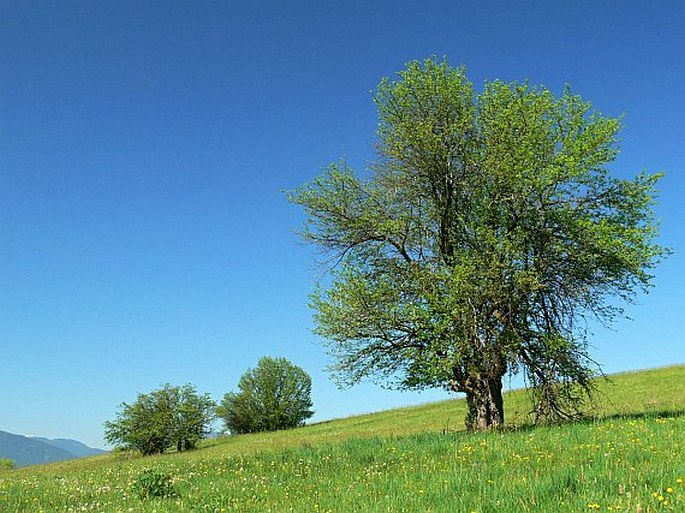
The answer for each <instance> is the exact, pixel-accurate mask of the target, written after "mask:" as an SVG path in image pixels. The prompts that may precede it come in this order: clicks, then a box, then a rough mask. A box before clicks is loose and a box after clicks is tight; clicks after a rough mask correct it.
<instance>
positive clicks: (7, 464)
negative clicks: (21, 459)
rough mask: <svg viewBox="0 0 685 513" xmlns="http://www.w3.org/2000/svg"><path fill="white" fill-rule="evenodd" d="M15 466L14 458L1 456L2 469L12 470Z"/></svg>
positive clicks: (0, 464) (0, 468)
mask: <svg viewBox="0 0 685 513" xmlns="http://www.w3.org/2000/svg"><path fill="white" fill-rule="evenodd" d="M15 466H16V465H15V464H14V460H11V459H9V458H0V470H12V469H13V468H14V467H15Z"/></svg>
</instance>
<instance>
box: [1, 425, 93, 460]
mask: <svg viewBox="0 0 685 513" xmlns="http://www.w3.org/2000/svg"><path fill="white" fill-rule="evenodd" d="M103 452H105V451H102V450H100V449H93V448H91V447H88V446H87V445H84V444H82V443H81V442H77V441H76V440H69V439H64V438H58V439H55V440H50V439H48V438H40V437H31V436H23V435H15V434H12V433H7V432H5V431H0V458H9V459H11V460H14V462H15V463H16V465H17V467H24V466H26V465H38V464H41V463H51V462H53V461H62V460H71V459H75V458H81V457H83V456H91V455H93V454H101V453H103Z"/></svg>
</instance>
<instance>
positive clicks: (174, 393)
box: [105, 384, 216, 455]
mask: <svg viewBox="0 0 685 513" xmlns="http://www.w3.org/2000/svg"><path fill="white" fill-rule="evenodd" d="M215 410H216V404H215V403H214V401H212V400H211V398H210V397H209V395H207V394H203V395H199V394H198V393H197V391H196V390H195V388H194V387H193V386H191V385H184V386H182V387H175V386H171V385H169V384H167V385H164V387H162V388H160V389H158V390H153V391H152V392H150V393H147V394H139V395H138V398H137V399H136V401H135V402H134V403H132V404H127V403H123V404H122V405H121V407H120V411H119V413H118V414H117V418H116V419H115V420H113V421H107V422H105V440H107V442H109V443H112V444H117V445H120V446H122V447H124V448H127V449H135V450H138V451H140V452H141V453H142V454H146V455H147V454H155V453H163V452H164V451H165V450H166V449H168V448H170V447H175V448H176V449H177V450H178V451H183V450H188V449H193V448H194V447H195V446H196V444H197V442H198V441H199V440H200V439H202V438H203V437H204V436H205V435H206V434H207V433H208V430H209V425H210V424H211V422H212V421H213V420H214V418H215Z"/></svg>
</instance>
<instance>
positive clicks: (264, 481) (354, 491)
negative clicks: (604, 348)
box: [0, 365, 685, 513]
mask: <svg viewBox="0 0 685 513" xmlns="http://www.w3.org/2000/svg"><path fill="white" fill-rule="evenodd" d="M505 408H506V411H507V414H508V419H507V422H508V423H509V424H510V425H511V426H513V428H512V429H509V430H506V431H503V432H492V433H480V434H467V433H465V432H464V431H463V417H464V414H465V405H464V402H463V401H461V400H450V401H444V402H439V403H433V404H427V405H422V406H417V407H412V408H401V409H396V410H390V411H386V412H380V413H376V414H370V415H363V416H357V417H350V418H347V419H340V420H335V421H330V422H323V423H320V424H315V425H311V426H307V427H304V428H299V429H294V430H289V431H281V432H275V433H262V434H255V435H241V436H234V437H226V438H222V439H218V440H212V441H208V442H206V443H205V445H204V446H203V447H202V448H200V449H199V450H196V451H193V452H190V453H182V454H176V453H171V454H166V455H162V456H154V457H145V458H143V457H132V456H130V455H126V454H121V453H120V454H111V455H106V456H98V457H93V458H87V459H83V460H76V461H70V462H63V463H57V464H52V465H45V466H36V467H27V468H22V469H17V470H12V471H3V472H0V511H1V512H3V513H11V512H36V513H38V512H59V513H66V512H83V511H98V512H156V513H161V512H176V511H197V512H200V511H203V512H222V511H225V512H262V511H263V512H450V513H451V512H455V513H459V512H466V513H470V512H478V513H486V512H519V511H521V512H524V511H539V512H553V511H554V512H556V511H560V512H587V511H623V512H628V511H630V512H642V513H646V512H656V511H676V512H685V366H684V365H681V366H674V367H668V368H662V369H655V370H649V371H642V372H636V373H626V374H619V375H614V376H611V379H610V381H602V382H601V384H600V394H599V397H598V402H597V404H596V405H595V407H593V409H592V412H591V413H592V415H591V417H589V418H588V419H586V420H583V421H579V422H575V423H571V424H565V425H558V426H538V427H533V426H531V425H530V419H529V418H528V416H527V413H526V412H527V411H528V410H529V409H530V407H529V404H528V401H527V397H526V395H525V392H523V391H515V392H511V393H508V394H507V395H506V396H505ZM146 469H156V470H159V471H161V472H164V473H166V474H168V475H169V476H171V480H172V483H173V488H174V491H175V494H174V495H173V496H171V497H166V498H154V499H152V498H150V499H141V498H140V497H139V495H138V494H137V493H136V492H135V486H134V483H135V482H136V480H137V479H138V477H139V476H140V475H141V473H142V472H143V471H145V470H146Z"/></svg>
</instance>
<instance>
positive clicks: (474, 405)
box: [464, 375, 504, 431]
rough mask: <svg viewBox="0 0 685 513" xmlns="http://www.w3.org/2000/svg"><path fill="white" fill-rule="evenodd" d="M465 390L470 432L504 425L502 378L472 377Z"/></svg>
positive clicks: (467, 425) (467, 423)
mask: <svg viewBox="0 0 685 513" xmlns="http://www.w3.org/2000/svg"><path fill="white" fill-rule="evenodd" d="M464 388H465V389H466V404H467V405H468V408H469V411H468V414H467V416H466V428H467V429H468V430H469V431H485V430H488V429H493V428H497V427H501V426H503V425H504V402H503V400H502V377H501V376H498V377H495V378H484V377H482V376H480V375H476V376H470V377H469V378H468V380H467V383H466V386H465V387H464Z"/></svg>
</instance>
